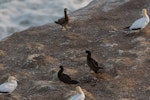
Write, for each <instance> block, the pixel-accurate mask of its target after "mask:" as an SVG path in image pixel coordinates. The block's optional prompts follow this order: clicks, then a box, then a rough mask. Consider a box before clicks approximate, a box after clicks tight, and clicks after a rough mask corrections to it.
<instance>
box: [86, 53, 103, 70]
mask: <svg viewBox="0 0 150 100" xmlns="http://www.w3.org/2000/svg"><path fill="white" fill-rule="evenodd" d="M86 53H87V54H88V55H87V65H88V66H89V67H90V69H91V70H93V71H94V72H95V73H98V72H99V70H100V69H103V68H102V67H99V66H98V63H97V62H96V61H95V60H94V59H93V58H92V57H91V52H90V51H88V50H86Z"/></svg>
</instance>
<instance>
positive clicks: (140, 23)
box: [128, 9, 149, 30]
mask: <svg viewBox="0 0 150 100" xmlns="http://www.w3.org/2000/svg"><path fill="white" fill-rule="evenodd" d="M142 15H143V17H142V18H140V19H138V20H136V21H135V22H134V23H133V24H132V25H131V26H130V27H128V28H129V29H130V30H141V29H143V28H145V27H146V25H147V24H148V23H149V16H148V15H147V10H146V9H142Z"/></svg>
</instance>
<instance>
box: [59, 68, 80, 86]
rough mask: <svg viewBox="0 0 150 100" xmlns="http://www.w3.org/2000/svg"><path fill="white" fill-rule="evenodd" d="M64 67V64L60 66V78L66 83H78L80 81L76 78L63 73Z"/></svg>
mask: <svg viewBox="0 0 150 100" xmlns="http://www.w3.org/2000/svg"><path fill="white" fill-rule="evenodd" d="M63 71H64V68H63V66H60V70H59V72H58V79H59V80H60V81H62V82H64V83H67V84H78V83H79V82H78V81H76V80H72V79H71V77H70V76H68V75H67V74H64V73H63Z"/></svg>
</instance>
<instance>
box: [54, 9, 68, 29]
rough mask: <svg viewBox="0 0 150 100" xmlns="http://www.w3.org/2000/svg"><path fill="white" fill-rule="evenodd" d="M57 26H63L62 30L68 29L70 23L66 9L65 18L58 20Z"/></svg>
mask: <svg viewBox="0 0 150 100" xmlns="http://www.w3.org/2000/svg"><path fill="white" fill-rule="evenodd" d="M55 23H56V24H59V25H61V26H62V28H63V29H64V28H65V29H67V25H68V23H69V16H68V15H67V8H65V9H64V17H63V18H61V19H58V21H55Z"/></svg>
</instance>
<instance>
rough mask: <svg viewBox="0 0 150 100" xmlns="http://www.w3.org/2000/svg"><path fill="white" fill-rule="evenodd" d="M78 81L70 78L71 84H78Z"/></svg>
mask: <svg viewBox="0 0 150 100" xmlns="http://www.w3.org/2000/svg"><path fill="white" fill-rule="evenodd" d="M78 83H79V82H78V81H76V80H71V84H78Z"/></svg>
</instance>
